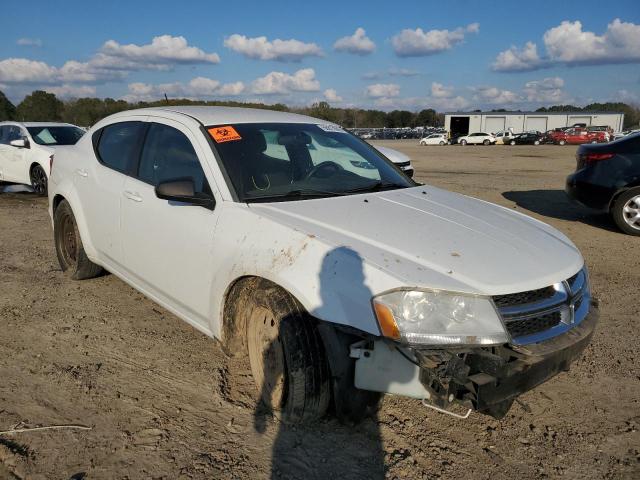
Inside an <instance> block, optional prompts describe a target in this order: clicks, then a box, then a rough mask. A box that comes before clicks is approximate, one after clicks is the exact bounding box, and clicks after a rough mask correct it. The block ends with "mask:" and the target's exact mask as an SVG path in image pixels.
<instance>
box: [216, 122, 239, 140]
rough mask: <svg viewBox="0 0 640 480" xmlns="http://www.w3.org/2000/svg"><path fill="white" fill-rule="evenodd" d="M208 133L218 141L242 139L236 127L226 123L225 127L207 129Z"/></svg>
mask: <svg viewBox="0 0 640 480" xmlns="http://www.w3.org/2000/svg"><path fill="white" fill-rule="evenodd" d="M209 135H211V136H212V137H213V139H214V140H215V141H216V142H218V143H224V142H232V141H234V140H242V137H241V136H240V134H238V132H236V129H235V128H233V127H232V126H229V125H227V126H226V127H215V128H210V129H209Z"/></svg>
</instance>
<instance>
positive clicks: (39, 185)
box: [29, 164, 48, 197]
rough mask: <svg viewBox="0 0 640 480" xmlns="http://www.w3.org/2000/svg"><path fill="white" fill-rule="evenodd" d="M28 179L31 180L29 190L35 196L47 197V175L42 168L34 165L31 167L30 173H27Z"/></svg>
mask: <svg viewBox="0 0 640 480" xmlns="http://www.w3.org/2000/svg"><path fill="white" fill-rule="evenodd" d="M29 177H30V180H31V188H33V190H34V191H35V192H36V195H38V196H40V197H46V196H47V187H48V182H47V174H46V173H45V171H44V168H42V166H40V165H38V164H36V165H34V166H33V167H31V172H29Z"/></svg>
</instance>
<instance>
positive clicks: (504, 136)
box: [492, 130, 515, 145]
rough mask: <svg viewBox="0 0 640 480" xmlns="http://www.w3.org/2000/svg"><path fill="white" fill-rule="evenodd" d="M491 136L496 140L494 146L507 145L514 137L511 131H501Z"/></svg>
mask: <svg viewBox="0 0 640 480" xmlns="http://www.w3.org/2000/svg"><path fill="white" fill-rule="evenodd" d="M492 135H493V136H494V137H495V139H496V142H495V143H496V145H509V142H510V141H511V140H512V139H513V138H514V137H515V134H514V133H513V131H512V130H501V131H499V132H497V133H494V134H492Z"/></svg>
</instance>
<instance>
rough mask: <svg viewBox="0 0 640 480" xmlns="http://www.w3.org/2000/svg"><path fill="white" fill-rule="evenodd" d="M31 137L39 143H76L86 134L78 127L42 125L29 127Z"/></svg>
mask: <svg viewBox="0 0 640 480" xmlns="http://www.w3.org/2000/svg"><path fill="white" fill-rule="evenodd" d="M27 130H28V131H29V134H30V135H31V138H33V141H34V142H36V143H37V144H38V145H75V144H76V142H77V141H78V140H80V138H81V137H82V135H84V130H82V129H80V128H78V127H66V126H65V127H58V126H53V125H50V126H47V125H44V126H40V127H27Z"/></svg>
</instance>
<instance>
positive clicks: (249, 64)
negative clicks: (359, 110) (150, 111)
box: [0, 0, 640, 112]
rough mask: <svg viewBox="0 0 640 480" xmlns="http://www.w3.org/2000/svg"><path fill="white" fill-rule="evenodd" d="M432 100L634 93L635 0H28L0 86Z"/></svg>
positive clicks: (526, 101)
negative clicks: (239, 0)
mask: <svg viewBox="0 0 640 480" xmlns="http://www.w3.org/2000/svg"><path fill="white" fill-rule="evenodd" d="M36 89H42V90H46V91H50V92H53V93H55V94H56V95H58V96H59V97H61V98H78V97H86V96H97V97H111V98H116V99H120V98H122V99H125V100H130V101H137V100H156V99H160V98H163V97H164V94H166V95H167V96H168V97H169V98H194V99H202V100H213V99H220V100H237V101H259V102H264V103H269V104H273V103H279V102H281V103H286V104H288V105H291V106H304V105H309V104H311V103H313V102H317V101H327V102H329V104H331V105H332V106H340V107H363V108H377V109H382V110H393V109H407V110H413V111H417V110H420V109H422V108H434V109H436V110H437V111H440V112H443V111H455V110H471V109H478V108H480V109H493V108H506V109H521V110H524V109H535V108H538V107H541V106H548V105H554V104H567V103H570V104H574V105H585V104H588V103H592V102H606V101H624V102H630V103H640V2H639V1H638V0H629V1H614V0H611V1H602V0H598V1H591V0H581V1H571V0H567V1H557V0H554V1H543V0H539V1H537V2H531V1H527V2H518V1H501V2H492V1H486V0H485V1H482V2H480V1H471V0H466V1H442V0H440V1H439V2H430V1H424V0H423V1H406V2H403V1H394V2H389V1H366V2H364V1H349V2H347V1H344V0H343V1H332V0H325V1H323V2H291V1H289V2H285V1H279V0H270V1H268V2H265V1H251V0H244V1H242V2H234V1H232V0H227V1H224V2H221V1H218V2H214V1H211V0H209V1H188V2H187V1H182V2H176V1H167V0H155V1H146V0H145V1H143V0H137V1H136V0H129V1H120V0H111V1H108V2H105V1H100V2H96V1H93V0H83V1H75V0H63V1H58V2H51V1H50V0H49V1H40V0H30V1H29V2H28V8H23V7H20V8H11V9H10V8H4V9H3V13H2V17H1V18H0V90H1V91H3V92H4V93H5V94H6V95H7V96H8V97H9V98H10V99H11V100H12V101H13V102H19V101H21V100H22V98H23V97H24V96H25V95H26V94H28V93H30V92H31V91H33V90H36Z"/></svg>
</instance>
